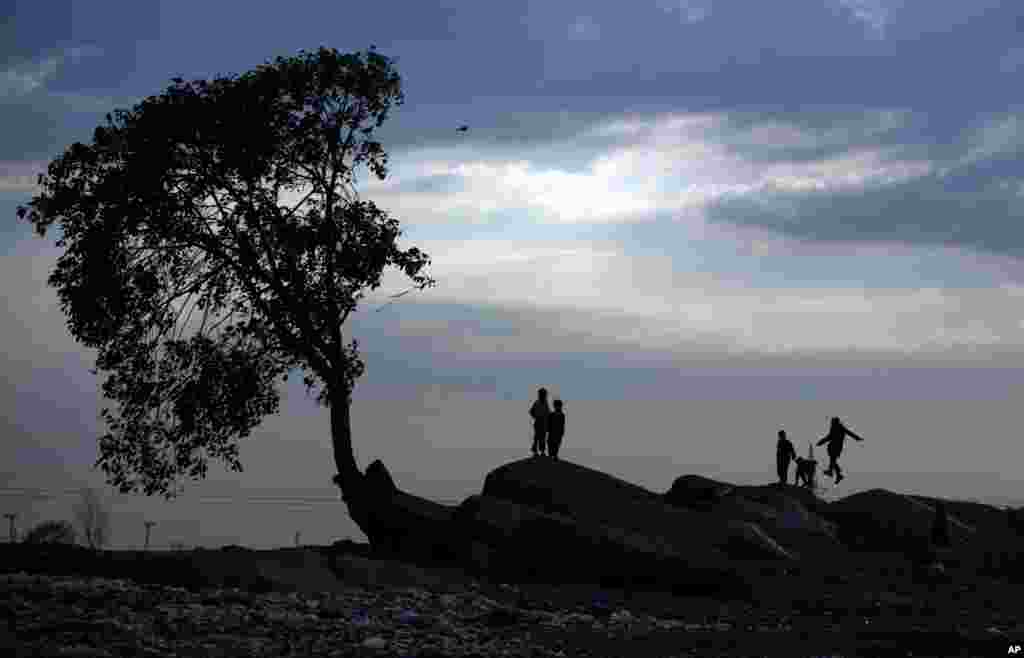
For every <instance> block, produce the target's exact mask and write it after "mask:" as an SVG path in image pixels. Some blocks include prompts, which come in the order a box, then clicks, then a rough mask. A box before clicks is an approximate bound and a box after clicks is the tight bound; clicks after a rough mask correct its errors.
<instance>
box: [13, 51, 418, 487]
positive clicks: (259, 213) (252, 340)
mask: <svg viewBox="0 0 1024 658" xmlns="http://www.w3.org/2000/svg"><path fill="white" fill-rule="evenodd" d="M172 81H173V82H174V84H173V85H171V86H169V87H167V88H166V91H165V92H164V93H163V94H161V95H160V96H155V97H154V96H151V97H148V98H146V99H145V100H143V101H142V102H141V103H139V104H138V105H136V106H134V108H133V109H132V110H129V111H125V110H120V109H119V110H115V112H114V114H115V116H114V117H113V118H112V117H111V115H110V114H107V116H106V122H107V125H106V126H100V127H97V128H96V130H95V133H94V136H93V141H92V143H91V144H88V145H87V144H82V143H80V142H76V143H74V144H72V145H71V146H70V147H69V148H68V149H67V150H66V152H65V153H64V154H63V155H62V156H61V157H59V158H57V159H56V160H54V161H53V162H52V163H51V164H50V165H49V168H48V173H47V175H45V176H44V175H42V174H41V175H40V176H39V184H40V185H41V186H42V189H43V191H42V192H41V193H40V194H39V195H38V196H36V197H34V198H33V199H32V200H31V201H30V202H29V204H28V206H27V207H26V206H19V207H18V210H17V214H18V217H19V218H20V219H24V218H25V217H28V221H29V222H31V223H32V224H33V225H34V227H35V230H36V232H37V233H38V234H39V236H40V237H45V235H46V231H47V229H48V228H49V227H50V226H51V225H52V224H53V223H54V222H59V224H60V226H61V228H62V230H63V235H62V236H61V237H60V239H59V240H58V241H57V246H58V247H64V248H65V251H64V253H63V254H62V256H61V257H60V258H59V259H58V261H57V266H56V268H55V270H54V271H53V272H52V274H51V275H50V277H49V280H48V282H49V284H50V285H51V286H53V287H56V288H57V291H58V296H59V298H60V301H61V308H62V310H63V311H64V313H65V315H66V316H67V317H68V327H69V330H70V331H71V333H72V335H73V336H74V337H75V338H76V339H77V340H78V341H79V342H81V343H82V344H84V345H86V346H88V347H91V348H96V349H98V355H97V359H96V367H97V370H92V371H91V372H92V373H93V374H98V372H99V371H102V372H103V373H104V374H106V375H107V378H106V380H105V381H104V382H103V384H102V391H103V395H104V397H105V398H107V399H110V400H113V401H115V402H116V403H117V407H118V409H117V410H118V414H117V415H115V414H113V413H111V411H110V410H107V409H104V410H103V412H102V417H103V419H104V420H105V421H106V424H107V426H108V428H109V429H110V431H109V432H107V433H106V434H104V435H103V436H101V437H100V438H99V448H100V458H99V459H98V460H97V465H98V466H101V467H102V468H103V470H104V471H105V472H106V474H107V478H108V482H110V483H111V484H113V485H115V486H117V487H118V488H119V489H120V490H121V491H122V492H131V491H136V490H138V489H140V488H141V489H142V490H143V491H144V492H145V493H146V494H154V493H161V494H163V495H164V496H165V497H167V498H171V497H173V496H174V495H176V493H178V491H175V484H176V483H177V482H178V481H179V479H180V478H181V477H182V476H189V477H192V478H202V477H204V476H205V474H206V468H207V460H208V459H209V458H211V457H215V458H219V459H221V460H222V461H223V462H225V463H226V465H227V466H228V467H229V468H231V469H232V470H235V471H241V470H242V466H241V463H240V462H239V460H238V446H237V440H238V439H240V438H244V437H246V436H248V435H249V433H250V431H251V430H252V429H253V428H254V427H255V426H256V425H258V424H259V423H260V422H261V420H262V418H263V417H264V416H265V415H267V414H271V413H275V412H276V411H277V410H278V407H279V402H280V397H279V394H278V391H277V388H276V385H277V382H278V381H279V378H280V381H285V380H286V379H287V374H288V371H289V370H291V369H293V368H302V369H303V372H304V377H303V381H304V383H305V384H306V387H307V390H308V389H310V388H312V387H314V386H318V387H319V388H320V389H321V391H320V394H319V396H318V397H317V401H318V402H319V403H321V404H322V405H324V406H328V407H331V409H332V413H331V431H332V439H333V445H334V455H335V462H336V465H337V467H338V476H337V477H338V478H339V479H338V480H336V481H337V482H338V484H339V486H341V484H342V481H345V480H346V478H347V479H348V481H352V480H353V479H358V476H359V473H358V471H357V470H355V462H354V458H353V456H352V446H351V429H350V427H349V416H348V406H349V403H350V400H351V392H352V390H353V387H354V385H355V381H356V379H358V377H359V376H360V375H361V374H362V372H363V370H364V365H363V363H362V360H361V359H360V357H359V354H358V344H357V341H355V340H352V341H351V342H348V343H346V342H344V338H343V335H342V326H343V325H344V323H345V321H346V319H347V318H348V317H349V314H350V313H352V312H353V311H354V310H355V309H356V307H357V305H358V303H359V301H360V299H361V298H362V297H363V295H364V292H363V291H364V290H366V289H367V288H369V289H371V290H372V289H375V288H377V287H379V286H380V281H381V274H382V271H383V270H384V268H385V267H388V266H394V267H397V268H399V269H401V270H402V271H403V272H404V273H405V274H406V275H407V276H408V277H410V278H411V279H412V280H413V282H414V284H415V287H417V288H419V289H423V288H426V287H429V286H432V285H434V283H435V282H434V281H433V279H431V278H430V277H428V276H426V275H424V274H422V273H421V271H422V270H423V268H424V267H425V266H426V265H428V264H429V262H430V260H429V258H428V257H427V255H426V254H424V253H422V252H421V251H419V250H418V249H416V248H415V247H413V248H410V249H408V250H401V249H399V248H398V247H397V246H396V240H397V238H398V237H399V236H400V235H401V231H400V230H399V224H398V221H397V220H395V219H394V218H392V217H390V216H389V215H388V214H387V213H386V212H385V211H383V210H381V209H379V208H377V206H376V205H374V203H373V202H372V201H366V200H362V199H360V197H359V195H358V193H357V191H356V185H357V178H356V174H357V172H358V171H359V170H360V169H361V168H363V167H365V168H366V169H368V170H369V171H370V172H371V173H372V174H373V175H375V176H377V177H378V178H379V179H383V178H384V177H385V176H386V175H387V155H386V153H385V152H384V149H383V148H382V146H381V144H380V143H379V142H378V141H376V140H375V139H374V130H375V129H376V128H378V127H380V126H381V125H382V123H383V122H384V121H385V119H386V118H387V117H388V114H389V112H390V111H391V109H392V107H394V106H398V105H401V104H402V102H403V101H404V97H403V94H402V91H401V80H400V77H399V75H398V73H397V71H396V70H395V69H394V65H393V62H392V61H391V60H390V59H388V58H387V57H384V56H383V55H380V54H378V53H377V52H376V51H375V50H374V49H373V48H372V47H371V49H370V50H369V51H366V52H357V53H351V54H340V53H339V52H338V51H337V50H334V49H328V48H324V47H321V48H320V49H319V50H318V51H316V52H307V51H299V54H298V56H294V57H290V58H282V57H278V58H277V59H276V60H275V62H274V63H272V64H271V63H268V64H265V65H263V66H260V67H258V68H256V69H255V70H253V71H250V72H249V73H246V74H244V75H242V76H239V77H235V76H229V77H218V78H216V79H215V80H214V81H213V82H211V83H207V82H206V81H203V80H197V81H193V82H184V81H183V80H182V79H181V78H172ZM283 192H289V193H293V194H295V195H296V198H298V197H300V196H301V199H300V200H299V201H298V202H297V203H296V204H295V205H293V206H290V207H289V206H288V205H287V204H284V203H282V200H281V196H280V195H281V194H282V193H283ZM189 329H193V330H194V331H191V333H189V332H188V331H187V330H189Z"/></svg>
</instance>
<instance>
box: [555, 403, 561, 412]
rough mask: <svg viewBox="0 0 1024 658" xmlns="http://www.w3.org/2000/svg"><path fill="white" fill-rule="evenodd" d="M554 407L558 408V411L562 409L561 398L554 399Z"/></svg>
mask: <svg viewBox="0 0 1024 658" xmlns="http://www.w3.org/2000/svg"><path fill="white" fill-rule="evenodd" d="M555 409H558V410H559V411H561V410H562V401H561V400H555Z"/></svg>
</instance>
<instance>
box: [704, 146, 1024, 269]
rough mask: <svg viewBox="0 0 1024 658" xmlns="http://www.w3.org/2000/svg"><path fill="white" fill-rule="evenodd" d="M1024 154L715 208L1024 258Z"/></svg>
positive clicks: (772, 221)
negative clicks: (916, 175)
mask: <svg viewBox="0 0 1024 658" xmlns="http://www.w3.org/2000/svg"><path fill="white" fill-rule="evenodd" d="M1022 155H1024V153H1021V152H1020V151H1017V152H1014V153H1012V154H1005V155H1000V156H997V157H991V158H989V159H985V160H981V161H978V162H974V163H970V164H967V165H963V166H959V167H953V168H952V169H951V171H949V172H946V173H944V172H941V171H939V172H934V173H931V174H929V175H926V176H922V177H919V178H912V179H910V180H905V181H902V182H897V183H890V184H885V185H877V186H868V187H863V188H856V189H849V190H842V191H830V192H816V193H796V192H780V191H776V192H771V191H760V192H758V193H756V194H751V195H744V196H732V197H724V198H721V199H719V200H717V201H715V202H714V203H712V204H711V205H710V206H709V207H708V209H707V212H708V216H709V217H710V218H711V219H712V220H713V221H718V222H727V223H732V224H739V225H753V226H758V227H762V228H767V229H770V230H772V231H777V232H779V233H784V234H786V235H790V236H793V237H797V238H801V239H805V240H820V241H853V242H873V241H878V242H901V243H907V244H916V245H944V246H954V247H966V248H970V249H976V250H980V251H987V252H991V253H994V254H1002V255H1008V256H1015V257H1020V256H1022V255H1024V230H1022V228H1021V225H1020V222H1019V221H1018V219H1019V217H1020V216H1021V213H1022V211H1024V197H1022V196H1021V187H1020V185H1021V181H1022V180H1024V167H1022V163H1024V160H1022V157H1021V156H1022ZM938 164H939V168H941V165H942V163H938Z"/></svg>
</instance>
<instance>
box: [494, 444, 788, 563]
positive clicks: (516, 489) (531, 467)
mask: <svg viewBox="0 0 1024 658" xmlns="http://www.w3.org/2000/svg"><path fill="white" fill-rule="evenodd" d="M483 495H484V496H489V497H493V498H500V499H504V500H507V501H510V502H514V503H516V504H519V505H522V506H525V507H529V508H533V509H541V510H548V511H549V512H550V513H552V514H559V515H562V516H564V517H567V518H571V519H575V520H576V521H577V522H578V523H579V524H580V526H581V527H584V526H585V527H591V528H594V527H605V528H618V529H621V530H622V531H623V532H627V533H632V534H635V535H637V536H643V537H648V538H651V540H652V541H655V542H660V543H663V544H665V545H667V546H670V547H671V548H672V550H673V551H674V552H676V553H677V554H679V555H681V556H683V557H684V558H685V559H687V560H689V561H691V562H692V563H693V564H701V563H702V562H706V561H708V560H710V561H711V562H714V561H716V560H717V559H718V558H717V556H718V555H719V554H724V555H726V556H727V557H739V556H741V555H742V557H743V558H745V559H749V558H754V559H784V560H788V559H792V555H790V554H789V552H788V551H786V550H784V549H782V548H781V547H780V546H779V545H778V543H777V542H775V541H773V540H772V539H771V538H770V537H767V536H765V534H764V533H763V532H761V531H760V530H759V529H757V528H751V527H748V526H746V525H744V523H743V522H742V521H743V520H742V519H732V520H730V519H727V518H724V517H721V516H719V515H717V514H713V513H708V512H705V511H699V510H693V509H684V508H677V507H674V506H672V505H667V504H666V503H665V499H664V497H663V496H660V495H658V494H656V493H654V492H652V491H648V490H647V489H644V488H643V487H639V486H637V485H635V484H630V483H629V482H626V481H624V480H620V479H619V478H616V477H613V476H611V475H608V474H607V473H602V472H600V471H596V470H594V469H591V468H587V467H585V466H581V465H579V464H574V463H572V462H568V461H564V460H552V459H537V458H527V459H522V460H519V461H515V462H511V463H509V464H505V465H504V466H501V467H499V468H497V469H495V470H494V471H491V473H489V474H488V475H487V478H486V479H485V480H484V489H483ZM730 521H734V522H730ZM697 538H699V540H698V541H695V539H697Z"/></svg>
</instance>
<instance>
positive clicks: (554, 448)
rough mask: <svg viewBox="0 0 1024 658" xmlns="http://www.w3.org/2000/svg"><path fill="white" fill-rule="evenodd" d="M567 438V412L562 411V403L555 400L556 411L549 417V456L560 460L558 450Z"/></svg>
mask: <svg viewBox="0 0 1024 658" xmlns="http://www.w3.org/2000/svg"><path fill="white" fill-rule="evenodd" d="M564 436H565V412H563V411H562V401H561V400H555V410H554V411H552V412H551V415H550V416H548V454H549V455H551V456H552V457H554V458H555V459H558V449H559V448H561V447H562V437H564Z"/></svg>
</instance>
